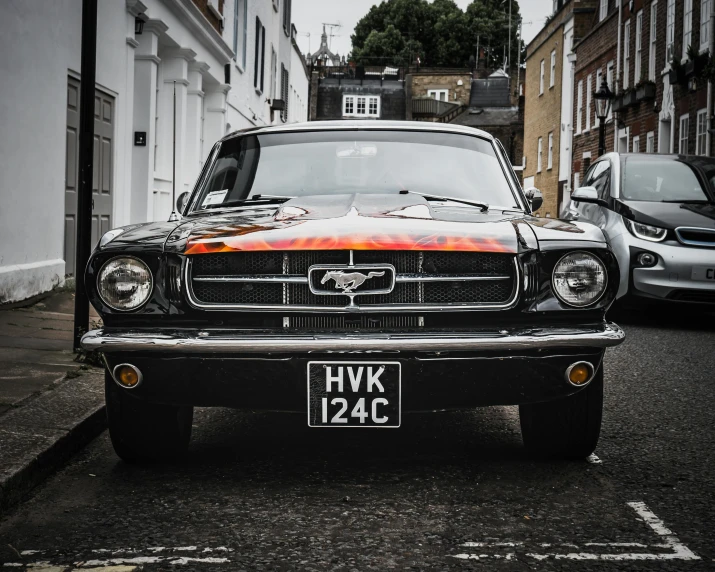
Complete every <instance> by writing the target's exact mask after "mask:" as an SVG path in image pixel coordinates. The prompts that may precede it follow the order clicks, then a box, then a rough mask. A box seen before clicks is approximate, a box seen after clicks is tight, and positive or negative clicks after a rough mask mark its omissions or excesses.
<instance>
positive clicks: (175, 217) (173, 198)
mask: <svg viewBox="0 0 715 572" xmlns="http://www.w3.org/2000/svg"><path fill="white" fill-rule="evenodd" d="M172 131H173V133H172V136H173V138H174V145H173V150H172V153H171V168H172V171H173V175H172V176H171V214H170V215H169V222H176V221H177V220H181V217H180V216H179V213H177V212H176V80H174V124H173V126H172Z"/></svg>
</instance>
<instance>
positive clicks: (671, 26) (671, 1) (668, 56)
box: [665, 0, 675, 64]
mask: <svg viewBox="0 0 715 572" xmlns="http://www.w3.org/2000/svg"><path fill="white" fill-rule="evenodd" d="M665 18H666V20H665V63H666V64H669V63H670V62H671V61H672V59H673V56H674V55H675V0H668V4H667V5H666V8H665Z"/></svg>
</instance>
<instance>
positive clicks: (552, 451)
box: [519, 367, 603, 459]
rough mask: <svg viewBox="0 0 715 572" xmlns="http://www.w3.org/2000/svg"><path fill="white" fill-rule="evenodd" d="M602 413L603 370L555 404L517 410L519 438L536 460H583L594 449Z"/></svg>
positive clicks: (535, 405)
mask: <svg viewBox="0 0 715 572" xmlns="http://www.w3.org/2000/svg"><path fill="white" fill-rule="evenodd" d="M602 413H603V367H600V368H599V370H598V372H597V373H596V375H595V377H594V378H593V381H591V383H589V384H588V385H587V386H586V387H585V388H584V389H582V390H581V391H579V392H578V393H575V394H574V395H570V396H569V397H565V398H563V399H558V400H555V401H547V402H545V403H529V404H525V405H520V406H519V420H520V422H521V435H522V438H523V440H524V445H525V447H526V448H527V450H528V451H530V452H531V453H533V454H535V455H537V456H539V457H548V458H554V457H560V458H565V459H585V458H586V457H588V456H589V455H590V454H591V453H593V452H594V450H595V449H596V444H597V443H598V436H599V434H600V432H601V417H602Z"/></svg>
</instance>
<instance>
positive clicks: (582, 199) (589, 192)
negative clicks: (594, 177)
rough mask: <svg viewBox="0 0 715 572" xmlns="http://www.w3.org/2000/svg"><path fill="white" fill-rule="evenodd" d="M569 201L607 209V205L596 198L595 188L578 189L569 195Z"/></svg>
mask: <svg viewBox="0 0 715 572" xmlns="http://www.w3.org/2000/svg"><path fill="white" fill-rule="evenodd" d="M571 200H572V201H574V202H576V203H588V204H591V205H600V206H602V207H607V206H608V203H607V202H606V201H604V200H603V199H599V198H598V191H597V190H596V188H595V187H579V188H578V189H576V190H575V191H574V192H573V193H571Z"/></svg>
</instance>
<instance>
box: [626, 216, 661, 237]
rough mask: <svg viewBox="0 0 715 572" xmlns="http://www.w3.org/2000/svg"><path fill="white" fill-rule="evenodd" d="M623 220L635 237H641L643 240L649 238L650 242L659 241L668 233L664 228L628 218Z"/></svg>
mask: <svg viewBox="0 0 715 572" xmlns="http://www.w3.org/2000/svg"><path fill="white" fill-rule="evenodd" d="M624 220H625V221H626V227H627V228H628V230H629V231H630V232H631V234H632V235H633V236H635V237H636V238H642V239H643V240H649V241H651V242H661V241H663V240H665V237H666V236H667V235H668V231H667V230H666V229H664V228H659V227H657V226H650V225H647V224H641V223H639V222H634V221H632V220H628V219H624Z"/></svg>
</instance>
